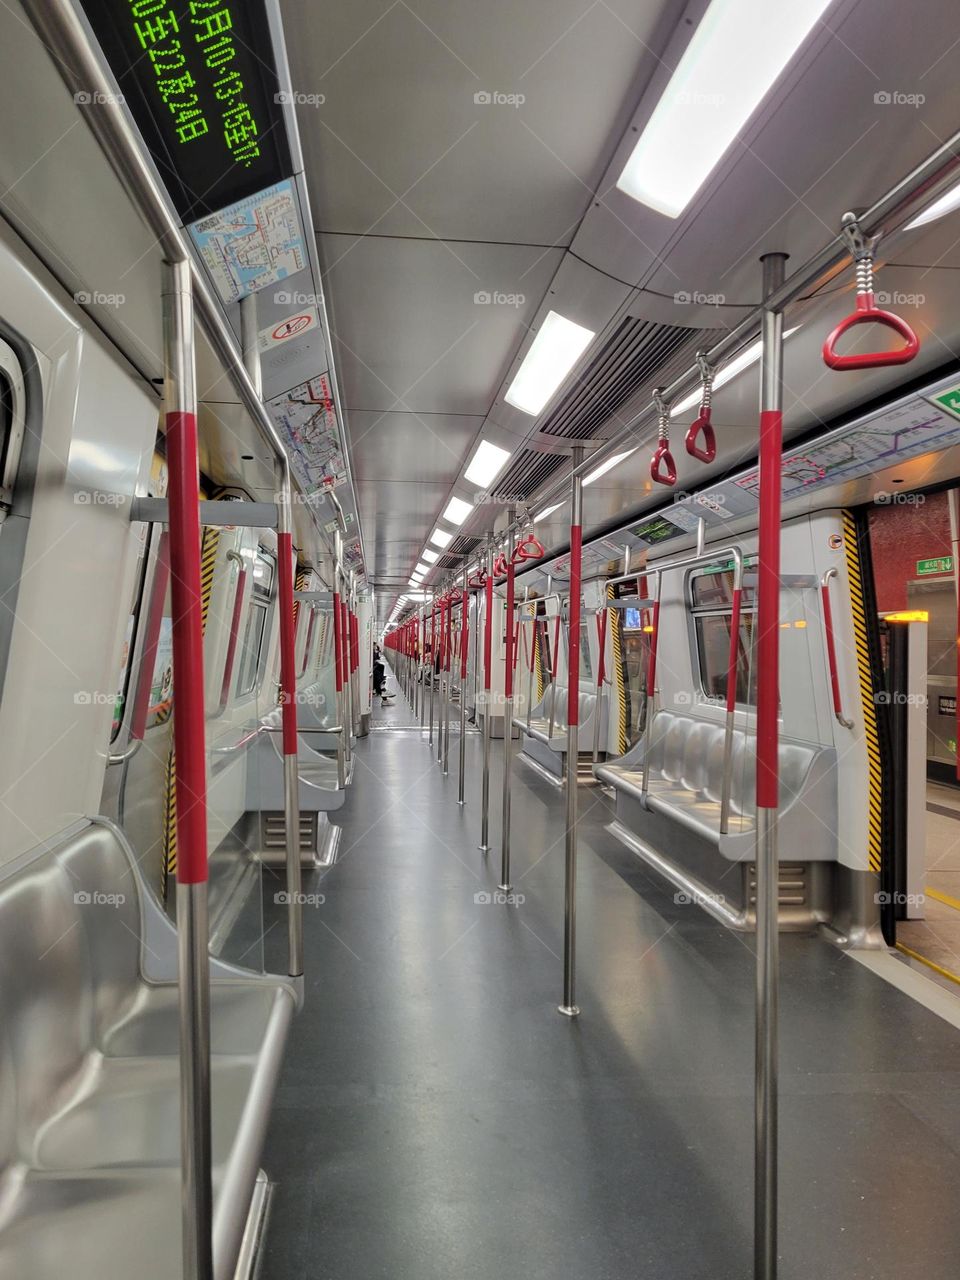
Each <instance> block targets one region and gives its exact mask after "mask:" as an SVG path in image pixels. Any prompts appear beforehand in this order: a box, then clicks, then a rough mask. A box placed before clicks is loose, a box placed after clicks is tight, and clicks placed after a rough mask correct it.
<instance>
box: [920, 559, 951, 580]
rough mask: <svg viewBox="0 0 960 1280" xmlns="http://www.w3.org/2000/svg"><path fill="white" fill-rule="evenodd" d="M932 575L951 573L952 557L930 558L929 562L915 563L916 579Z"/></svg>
mask: <svg viewBox="0 0 960 1280" xmlns="http://www.w3.org/2000/svg"><path fill="white" fill-rule="evenodd" d="M932 573H953V556H932V557H931V558H930V559H929V560H918V561H917V577H919V578H924V577H927V576H928V575H930V574H932Z"/></svg>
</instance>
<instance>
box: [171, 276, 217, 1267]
mask: <svg viewBox="0 0 960 1280" xmlns="http://www.w3.org/2000/svg"><path fill="white" fill-rule="evenodd" d="M193 324H194V321H193V296H192V289H191V276H190V265H189V263H187V262H183V261H178V262H165V263H164V265H163V356H164V361H163V363H164V384H163V396H164V417H165V421H166V425H167V445H168V456H169V459H170V539H171V581H172V585H171V590H172V591H173V608H174V615H173V616H174V677H175V679H176V680H177V692H178V699H177V708H178V709H177V715H176V717H175V720H174V745H175V749H176V751H177V780H176V781H177V799H178V804H177V835H178V844H179V858H178V862H177V952H178V961H179V970H178V988H179V1017H180V1151H181V1157H180V1158H181V1215H182V1250H183V1275H184V1277H185V1280H213V1241H212V1233H211V1223H212V1218H213V1185H212V1175H211V1137H210V961H209V954H208V950H207V947H208V916H207V833H206V823H207V819H206V783H205V769H206V761H205V754H206V748H205V743H204V710H203V639H202V628H201V622H200V568H199V555H200V537H199V532H200V527H199V508H198V506H197V476H198V470H197V438H196V420H197V417H196V416H197V389H196V369H195V353H194V329H193ZM194 541H195V542H196V545H195V546H194V545H193V544H194Z"/></svg>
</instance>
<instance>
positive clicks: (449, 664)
mask: <svg viewBox="0 0 960 1280" xmlns="http://www.w3.org/2000/svg"><path fill="white" fill-rule="evenodd" d="M444 665H445V666H446V671H447V698H446V702H445V703H444V708H443V776H444V777H445V778H446V777H447V775H448V774H449V773H450V703H451V701H452V685H453V588H451V589H450V596H449V599H448V600H447V650H446V662H445V664H444Z"/></svg>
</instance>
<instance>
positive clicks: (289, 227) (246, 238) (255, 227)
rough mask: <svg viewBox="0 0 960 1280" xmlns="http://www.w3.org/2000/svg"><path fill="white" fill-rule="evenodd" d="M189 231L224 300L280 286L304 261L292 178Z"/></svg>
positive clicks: (238, 298)
mask: <svg viewBox="0 0 960 1280" xmlns="http://www.w3.org/2000/svg"><path fill="white" fill-rule="evenodd" d="M190 235H191V236H192V238H193V242H194V244H195V245H196V246H197V252H198V253H199V254H200V257H201V258H202V260H203V263H204V265H205V266H206V268H207V270H208V271H209V272H210V277H211V279H212V280H213V283H214V286H215V288H216V290H217V293H219V295H220V297H221V298H222V299H223V301H224V302H238V301H239V300H240V299H241V298H245V297H247V296H248V295H249V294H251V293H258V292H259V291H260V290H261V289H266V288H268V287H269V286H270V285H274V284H279V282H280V281H281V280H286V279H287V277H288V276H293V275H296V274H297V272H298V271H302V270H303V268H304V267H305V266H306V265H307V251H306V246H305V245H304V241H303V235H302V233H301V231H300V215H299V213H298V212H297V201H296V198H295V196H294V190H293V183H292V182H278V183H277V185H276V186H273V187H269V188H267V190H266V191H260V192H258V193H257V194H256V195H254V196H248V197H247V198H246V199H245V200H239V201H237V203H236V204H232V205H229V206H228V207H227V208H226V209H221V211H220V212H219V213H213V214H211V215H210V216H209V217H208V218H201V219H200V221H199V222H194V223H193V224H192V226H191V227H190Z"/></svg>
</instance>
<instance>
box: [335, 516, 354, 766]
mask: <svg viewBox="0 0 960 1280" xmlns="http://www.w3.org/2000/svg"><path fill="white" fill-rule="evenodd" d="M342 628H343V617H342V615H341V613H340V531H339V529H338V530H336V532H335V533H334V535H333V671H334V688H335V690H336V701H337V723H338V724H339V726H340V735H339V737H338V739H337V786H338V787H339V788H340V790H341V791H342V790H343V788H344V787H345V786H346V784H347V756H348V753H349V750H350V731H349V729H348V728H347V717H346V715H345V712H344V704H343V637H342V636H341V634H340V632H341V630H342Z"/></svg>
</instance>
